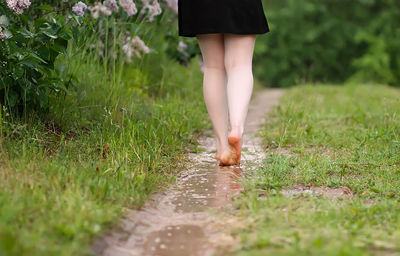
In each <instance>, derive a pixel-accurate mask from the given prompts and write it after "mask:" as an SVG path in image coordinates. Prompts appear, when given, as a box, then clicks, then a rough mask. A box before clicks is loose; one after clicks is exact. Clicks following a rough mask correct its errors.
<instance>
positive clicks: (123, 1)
mask: <svg viewBox="0 0 400 256" xmlns="http://www.w3.org/2000/svg"><path fill="white" fill-rule="evenodd" d="M119 4H120V5H121V7H122V9H124V11H125V12H126V13H127V14H128V16H132V15H135V14H136V13H137V8H136V5H135V3H134V2H133V1H132V0H119Z"/></svg>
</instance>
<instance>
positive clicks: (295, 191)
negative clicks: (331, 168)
mask: <svg viewBox="0 0 400 256" xmlns="http://www.w3.org/2000/svg"><path fill="white" fill-rule="evenodd" d="M280 193H281V194H282V195H284V196H288V197H293V196H298V195H312V196H324V197H329V198H333V199H336V198H343V199H350V198H352V197H353V192H352V191H351V190H350V189H349V188H346V187H339V188H329V187H322V186H315V187H314V186H304V185H296V186H294V187H293V188H290V189H284V190H281V191H280Z"/></svg>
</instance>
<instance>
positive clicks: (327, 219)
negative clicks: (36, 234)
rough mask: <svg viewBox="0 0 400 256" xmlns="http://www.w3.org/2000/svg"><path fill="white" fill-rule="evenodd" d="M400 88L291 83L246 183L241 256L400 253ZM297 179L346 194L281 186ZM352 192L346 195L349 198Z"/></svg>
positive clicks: (292, 184) (299, 183)
mask: <svg viewBox="0 0 400 256" xmlns="http://www.w3.org/2000/svg"><path fill="white" fill-rule="evenodd" d="M399 109H400V91H399V90H398V89H394V88H390V87H388V86H383V85H382V86H381V85H375V86H372V85H371V86H367V85H346V86H341V87H338V86H327V85H307V86H298V87H296V88H292V89H290V90H289V91H288V92H287V93H286V94H285V95H284V98H283V99H282V101H281V104H280V106H278V107H276V108H275V109H274V111H273V112H272V113H271V115H270V117H269V119H268V120H269V121H268V122H267V123H266V125H265V128H264V130H263V132H262V135H263V137H264V143H265V145H266V150H267V152H268V157H267V158H266V159H265V160H264V164H263V167H262V168H261V169H259V170H258V171H256V172H254V173H252V175H253V177H252V178H250V179H247V181H246V182H245V183H246V184H245V185H246V189H245V192H244V194H243V195H242V196H241V199H240V200H239V201H238V203H237V207H238V208H239V209H240V211H239V213H238V215H240V217H242V219H244V220H249V221H248V223H247V224H248V225H247V226H246V229H245V230H237V231H235V235H236V236H238V237H240V238H241V239H242V242H243V245H242V246H241V248H240V250H238V251H237V252H236V253H234V255H266V254H272V255H377V254H386V253H389V254H398V253H399V252H400V247H399V243H398V241H399V239H400V225H399V223H400V214H399V212H400V203H399V202H400V185H399V182H398V180H399V175H400V172H399V170H400V168H399V165H400V154H399V151H400V140H399V138H400V137H399V127H400V118H399ZM295 185H297V186H305V187H309V186H311V187H322V188H327V189H329V188H331V189H334V188H336V189H339V188H343V193H344V197H339V198H337V199H334V198H331V197H330V196H329V195H325V196H324V195H322V196H315V195H312V194H304V193H303V194H299V195H297V196H296V195H295V196H292V197H287V196H283V195H281V193H280V192H282V191H285V190H286V189H293V188H294V187H295ZM346 196H347V197H346Z"/></svg>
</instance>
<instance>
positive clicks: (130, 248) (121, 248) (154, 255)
mask: <svg viewBox="0 0 400 256" xmlns="http://www.w3.org/2000/svg"><path fill="white" fill-rule="evenodd" d="M282 94H283V91H282V90H263V91H256V92H255V93H254V95H255V97H254V98H253V99H252V101H251V105H250V108H249V114H248V117H247V126H246V128H245V135H244V138H243V141H244V144H243V152H242V165H241V166H240V167H220V166H218V165H217V163H216V160H214V159H213V154H214V150H215V145H214V139H213V138H212V137H206V136H204V137H201V138H200V139H199V147H200V148H201V149H203V150H204V151H202V152H200V153H195V154H194V153H193V154H192V153H191V154H190V155H189V159H190V160H191V161H190V164H189V167H188V168H187V169H186V170H184V171H183V172H182V173H181V174H180V176H179V178H178V182H177V184H176V185H175V186H173V187H172V188H171V189H169V190H167V191H164V192H162V193H159V194H157V195H155V196H154V197H153V198H152V200H150V201H149V202H147V203H146V204H145V206H144V207H143V208H142V209H141V210H140V211H131V212H129V213H128V215H127V216H126V217H124V218H123V219H122V220H121V230H119V231H113V232H111V233H110V234H109V235H107V236H106V237H104V238H102V239H100V240H98V241H97V242H96V243H95V245H94V250H95V252H96V253H97V254H98V255H105V256H128V255H130V256H136V255H137V256H139V255H140V256H147V255H148V256H183V255H193V256H195V255H199V256H200V255H201V256H207V255H213V254H214V253H215V252H216V251H217V250H218V251H221V250H224V248H231V247H232V246H233V245H234V244H235V241H234V240H233V239H232V238H231V237H230V236H229V235H228V234H226V232H224V231H226V230H227V229H229V226H230V225H232V223H233V222H234V220H229V218H225V217H224V218H221V216H219V214H217V213H218V212H219V211H221V209H224V210H225V211H226V210H227V209H228V211H229V207H230V202H231V197H232V196H234V195H237V194H239V193H240V191H241V186H240V184H241V183H240V177H241V174H242V173H243V172H245V171H246V170H248V169H250V168H254V167H257V166H258V165H259V164H260V161H261V160H262V159H263V150H262V149H261V148H260V144H261V143H260V138H257V137H255V136H254V134H255V132H257V130H258V129H259V127H260V125H261V124H262V123H263V120H264V118H265V116H266V114H267V113H268V111H269V110H270V109H271V107H272V106H274V105H276V104H277V103H278V100H279V98H280V96H281V95H282Z"/></svg>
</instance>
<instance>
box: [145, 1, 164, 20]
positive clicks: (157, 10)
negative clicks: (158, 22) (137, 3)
mask: <svg viewBox="0 0 400 256" xmlns="http://www.w3.org/2000/svg"><path fill="white" fill-rule="evenodd" d="M152 1H153V3H152V4H151V3H150V0H142V2H143V9H142V11H141V12H140V14H141V15H144V14H145V13H146V9H147V10H148V14H149V18H148V21H150V22H151V21H153V20H154V16H157V15H159V14H161V12H162V11H161V7H160V4H159V3H158V1H157V0H152Z"/></svg>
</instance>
